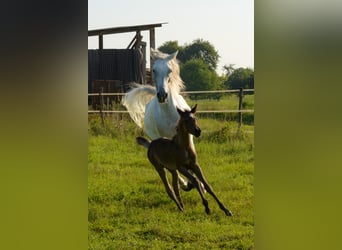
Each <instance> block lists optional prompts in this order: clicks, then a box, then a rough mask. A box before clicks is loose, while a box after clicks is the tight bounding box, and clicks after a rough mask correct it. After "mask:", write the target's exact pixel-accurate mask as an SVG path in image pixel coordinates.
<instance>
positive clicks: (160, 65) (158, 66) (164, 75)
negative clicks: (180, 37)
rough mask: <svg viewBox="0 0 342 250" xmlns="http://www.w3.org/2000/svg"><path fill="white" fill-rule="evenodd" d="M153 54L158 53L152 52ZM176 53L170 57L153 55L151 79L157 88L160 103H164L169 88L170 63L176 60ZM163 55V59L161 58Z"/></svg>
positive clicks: (160, 54)
mask: <svg viewBox="0 0 342 250" xmlns="http://www.w3.org/2000/svg"><path fill="white" fill-rule="evenodd" d="M153 53H158V52H156V51H154V52H153ZM177 54H178V51H176V52H175V53H173V54H171V55H165V54H162V53H160V52H159V54H158V55H154V58H155V61H154V63H153V77H154V81H155V83H156V88H157V98H158V101H159V102H160V103H164V102H165V101H166V98H167V95H168V92H169V89H170V86H169V83H170V81H171V75H172V68H173V67H172V63H171V61H172V60H174V59H176V56H177ZM163 55H164V56H165V57H163Z"/></svg>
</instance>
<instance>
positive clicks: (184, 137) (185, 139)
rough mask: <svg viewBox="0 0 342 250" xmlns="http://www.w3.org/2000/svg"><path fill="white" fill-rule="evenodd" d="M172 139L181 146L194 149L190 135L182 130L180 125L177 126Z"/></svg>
mask: <svg viewBox="0 0 342 250" xmlns="http://www.w3.org/2000/svg"><path fill="white" fill-rule="evenodd" d="M173 140H174V141H175V143H177V145H178V146H180V147H181V148H183V149H185V150H192V151H194V146H193V140H192V135H191V134H189V133H188V132H186V131H184V130H182V129H181V127H178V128H177V134H176V135H175V136H174V138H173Z"/></svg>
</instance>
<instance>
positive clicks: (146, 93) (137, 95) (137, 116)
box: [122, 83, 157, 128]
mask: <svg viewBox="0 0 342 250" xmlns="http://www.w3.org/2000/svg"><path fill="white" fill-rule="evenodd" d="M131 85H132V86H133V88H132V90H130V91H129V92H127V93H126V94H125V96H124V97H123V99H122V105H124V106H125V107H126V109H127V111H128V112H129V115H130V116H131V118H132V120H133V121H134V122H135V123H136V124H137V125H138V126H139V127H140V128H142V127H143V123H144V116H145V107H146V104H147V103H148V102H149V101H151V100H152V98H153V97H154V96H155V95H156V93H157V91H156V88H155V87H153V86H150V85H138V84H136V83H133V84H131Z"/></svg>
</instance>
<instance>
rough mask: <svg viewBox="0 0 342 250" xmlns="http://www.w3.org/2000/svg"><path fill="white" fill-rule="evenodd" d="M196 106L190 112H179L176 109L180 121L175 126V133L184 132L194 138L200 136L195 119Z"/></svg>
mask: <svg viewBox="0 0 342 250" xmlns="http://www.w3.org/2000/svg"><path fill="white" fill-rule="evenodd" d="M196 109H197V104H196V105H195V106H194V107H193V108H192V109H191V110H190V111H181V110H180V109H178V108H177V112H178V114H179V116H180V120H179V122H178V125H177V132H180V131H182V132H185V133H188V134H192V135H194V136H196V137H199V136H200V135H201V129H200V128H199V127H198V125H197V118H196V117H195V113H196Z"/></svg>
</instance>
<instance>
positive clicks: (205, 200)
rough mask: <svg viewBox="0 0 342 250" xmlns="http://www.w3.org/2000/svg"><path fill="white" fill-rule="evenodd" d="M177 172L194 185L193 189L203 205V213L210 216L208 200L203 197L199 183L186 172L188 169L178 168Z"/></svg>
mask: <svg viewBox="0 0 342 250" xmlns="http://www.w3.org/2000/svg"><path fill="white" fill-rule="evenodd" d="M179 171H180V172H181V173H182V174H183V175H185V176H186V177H187V178H188V179H189V180H190V181H191V182H192V183H193V184H194V185H195V187H196V188H197V191H198V193H199V194H200V196H201V198H202V203H203V205H204V207H205V212H206V213H207V214H210V209H209V206H208V200H207V199H206V198H205V197H204V193H203V191H202V188H201V182H200V181H199V180H198V179H197V177H195V176H193V175H192V174H191V173H190V172H189V171H188V169H186V168H185V167H180V168H179Z"/></svg>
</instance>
